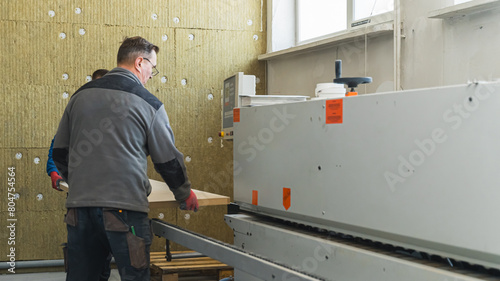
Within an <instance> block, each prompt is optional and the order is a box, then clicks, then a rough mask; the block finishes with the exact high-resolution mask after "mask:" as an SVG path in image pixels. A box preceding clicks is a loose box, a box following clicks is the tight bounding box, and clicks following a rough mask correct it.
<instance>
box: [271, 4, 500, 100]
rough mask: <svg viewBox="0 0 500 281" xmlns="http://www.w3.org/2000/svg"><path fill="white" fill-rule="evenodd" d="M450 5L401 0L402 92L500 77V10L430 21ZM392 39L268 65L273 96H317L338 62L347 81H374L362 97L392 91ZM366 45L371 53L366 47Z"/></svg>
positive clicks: (334, 48) (361, 90)
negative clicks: (432, 14)
mask: <svg viewBox="0 0 500 281" xmlns="http://www.w3.org/2000/svg"><path fill="white" fill-rule="evenodd" d="M451 4H452V1H450V0H419V1H416V0H401V19H402V22H403V31H402V34H403V35H404V36H405V38H404V39H402V42H401V88H402V89H415V88H425V87H435V86H444V85H453V84H461V83H466V82H467V81H468V80H475V79H477V80H496V79H498V78H500V68H499V66H498V65H499V64H500V9H495V10H489V11H485V12H481V13H476V14H471V15H467V16H464V17H461V18H458V19H451V20H450V19H449V20H441V19H430V18H428V17H427V16H428V13H429V12H430V11H433V10H436V9H440V8H444V7H446V6H449V5H451ZM393 45H394V41H393V36H392V35H384V36H381V37H373V38H370V37H369V38H367V42H366V44H365V39H364V38H363V39H360V40H357V41H355V42H352V43H349V44H343V45H337V46H331V47H328V48H326V49H324V50H321V51H314V52H310V53H306V54H299V55H296V56H293V57H287V58H283V59H273V60H269V61H268V64H267V68H268V71H267V73H268V74H267V79H268V81H267V85H268V94H300V95H311V96H312V95H314V88H315V86H316V84H317V83H323V82H332V80H333V78H334V76H335V69H334V62H335V60H336V59H341V60H342V61H343V71H342V72H343V73H342V76H343V77H357V76H371V77H373V83H372V84H368V85H366V86H361V87H359V88H358V92H359V93H360V94H364V93H373V92H384V91H390V90H392V89H393V85H394V83H393V80H394V48H393ZM365 46H366V48H365Z"/></svg>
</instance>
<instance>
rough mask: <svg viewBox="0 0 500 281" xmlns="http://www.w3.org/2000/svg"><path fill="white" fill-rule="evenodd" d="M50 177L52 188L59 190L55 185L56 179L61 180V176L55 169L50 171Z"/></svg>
mask: <svg viewBox="0 0 500 281" xmlns="http://www.w3.org/2000/svg"><path fill="white" fill-rule="evenodd" d="M50 179H51V180H52V188H53V189H55V190H59V191H61V189H60V188H59V186H57V181H58V180H62V177H61V176H60V175H59V174H58V173H57V172H56V171H53V172H51V173H50Z"/></svg>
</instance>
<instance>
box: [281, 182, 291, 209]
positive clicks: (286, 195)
mask: <svg viewBox="0 0 500 281" xmlns="http://www.w3.org/2000/svg"><path fill="white" fill-rule="evenodd" d="M291 201H292V190H291V189H290V188H287V187H283V207H285V210H288V209H289V208H290V205H291Z"/></svg>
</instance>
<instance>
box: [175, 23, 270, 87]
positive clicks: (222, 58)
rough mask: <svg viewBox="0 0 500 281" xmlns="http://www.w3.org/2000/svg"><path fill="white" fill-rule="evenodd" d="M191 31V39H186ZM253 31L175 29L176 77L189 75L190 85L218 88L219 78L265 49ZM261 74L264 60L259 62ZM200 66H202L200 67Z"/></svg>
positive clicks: (243, 67)
mask: <svg viewBox="0 0 500 281" xmlns="http://www.w3.org/2000/svg"><path fill="white" fill-rule="evenodd" d="M190 35H193V40H189V38H190ZM253 35H254V33H252V32H246V31H245V32H240V31H209V30H191V29H181V30H177V32H176V54H177V55H176V57H177V72H176V74H177V77H176V78H177V81H181V80H182V79H183V78H186V79H188V83H189V85H188V86H189V87H195V88H212V87H213V88H220V87H221V83H222V81H224V79H225V78H227V77H228V76H229V75H232V74H234V73H235V72H238V71H243V72H245V73H246V74H253V75H255V73H249V72H248V70H249V66H250V65H251V64H252V63H254V62H255V61H256V57H257V56H258V55H259V54H261V53H262V52H264V51H265V44H263V43H262V42H261V41H255V40H254V39H253ZM260 65H261V68H260V73H261V74H260V75H259V76H260V77H264V64H260ZM200 66H203V67H200Z"/></svg>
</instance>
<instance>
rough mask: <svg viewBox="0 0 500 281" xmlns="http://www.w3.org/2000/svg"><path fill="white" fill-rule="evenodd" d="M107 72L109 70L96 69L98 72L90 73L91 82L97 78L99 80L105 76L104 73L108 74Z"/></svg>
mask: <svg viewBox="0 0 500 281" xmlns="http://www.w3.org/2000/svg"><path fill="white" fill-rule="evenodd" d="M108 72H109V70H107V69H98V70H96V71H94V73H92V80H96V79H98V78H101V77H103V76H104V75H106V73H108Z"/></svg>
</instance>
